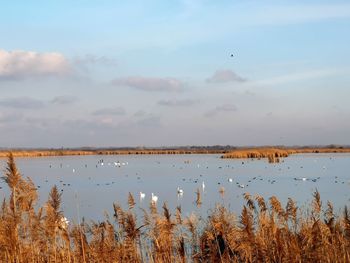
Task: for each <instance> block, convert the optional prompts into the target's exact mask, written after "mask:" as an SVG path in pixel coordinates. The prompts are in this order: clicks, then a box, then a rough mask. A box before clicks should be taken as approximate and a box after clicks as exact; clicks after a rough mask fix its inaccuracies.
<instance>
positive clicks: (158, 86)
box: [112, 76, 184, 92]
mask: <svg viewBox="0 0 350 263" xmlns="http://www.w3.org/2000/svg"><path fill="white" fill-rule="evenodd" d="M112 84H113V85H116V86H127V87H131V88H135V89H138V90H144V91H168V92H178V91H182V90H183V88H184V83H183V82H181V81H180V80H178V79H175V78H150V77H139V76H132V77H127V78H117V79H114V80H113V81H112Z"/></svg>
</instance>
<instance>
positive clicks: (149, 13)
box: [0, 0, 350, 148]
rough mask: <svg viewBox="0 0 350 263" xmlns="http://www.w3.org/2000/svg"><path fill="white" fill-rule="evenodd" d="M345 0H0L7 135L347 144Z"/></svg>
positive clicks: (29, 140) (64, 143)
mask: <svg viewBox="0 0 350 263" xmlns="http://www.w3.org/2000/svg"><path fill="white" fill-rule="evenodd" d="M349 43H350V3H349V1H337V0H333V1H322V0H319V1H314V0H310V1H299V0H293V1H261V0H256V1H253V0H244V1H243V0H242V1H235V0H231V1H229V0H222V1H206V0H203V1H200V0H179V1H176V0H169V1H164V0H149V1H134V0H129V1H115V0H110V1H107V0H106V1H104V0H100V1H82V0H75V1H68V0H66V1H65V0H60V1H44V0H42V1H39V0H37V1H31V2H30V3H29V2H28V1H17V0H14V1H2V2H1V7H0V147H53V148H60V147H81V146H91V147H110V146H111V147H124V146H145V147H158V146H184V145H236V146H247V145H315V144H322V145H327V144H350V136H349V134H350V121H349V120H350V103H349V102H348V101H349V98H350V86H349V84H350V45H349Z"/></svg>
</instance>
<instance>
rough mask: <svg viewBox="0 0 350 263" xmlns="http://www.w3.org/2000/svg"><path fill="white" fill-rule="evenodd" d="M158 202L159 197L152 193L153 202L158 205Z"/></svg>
mask: <svg viewBox="0 0 350 263" xmlns="http://www.w3.org/2000/svg"><path fill="white" fill-rule="evenodd" d="M157 201H158V196H156V195H154V194H153V193H152V202H153V203H157Z"/></svg>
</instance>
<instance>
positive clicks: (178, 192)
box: [177, 187, 184, 195]
mask: <svg viewBox="0 0 350 263" xmlns="http://www.w3.org/2000/svg"><path fill="white" fill-rule="evenodd" d="M183 193H184V191H183V190H182V189H180V187H177V194H179V195H183Z"/></svg>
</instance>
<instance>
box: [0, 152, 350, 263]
mask: <svg viewBox="0 0 350 263" xmlns="http://www.w3.org/2000/svg"><path fill="white" fill-rule="evenodd" d="M2 178H3V180H4V181H5V182H6V184H7V185H8V187H9V189H10V196H9V197H8V199H5V200H4V201H3V202H2V206H1V210H0V262H350V213H349V212H348V210H347V207H345V208H344V210H343V213H342V214H341V215H335V213H334V211H333V205H332V204H331V203H330V202H328V203H327V205H326V206H323V204H322V202H321V198H320V195H319V193H318V192H317V191H316V192H315V193H314V194H313V201H312V203H311V204H310V207H309V209H307V210H302V209H300V208H298V207H297V204H296V203H295V202H294V201H293V200H292V199H289V200H288V202H287V204H286V206H285V207H284V206H283V205H282V204H281V202H280V201H279V200H278V199H277V197H275V196H272V197H271V198H270V199H269V200H265V199H264V198H263V197H261V196H251V195H250V194H249V193H246V194H245V195H244V198H245V201H246V205H244V206H243V208H242V212H241V214H240V215H239V216H238V217H236V216H235V215H234V214H233V213H232V212H230V211H229V210H228V209H227V208H225V207H224V206H217V207H216V209H215V210H214V211H212V212H211V213H210V215H209V216H208V217H207V218H205V219H201V218H200V217H198V216H196V215H195V214H191V215H190V216H188V217H183V215H182V212H181V207H177V208H176V210H175V212H174V215H172V214H171V211H170V210H169V208H168V206H167V204H166V203H164V205H163V206H162V212H159V211H158V210H157V207H156V206H155V205H154V204H150V208H149V210H148V211H146V210H144V211H143V217H142V219H137V217H136V212H135V201H134V197H133V196H132V194H129V197H128V208H127V209H123V208H122V207H121V206H120V205H119V204H117V203H115V204H114V205H113V208H114V215H113V217H112V218H109V217H106V219H105V220H104V221H102V222H93V221H92V222H91V223H87V222H86V221H82V222H81V223H79V224H73V225H69V226H67V225H66V224H64V221H63V219H64V214H63V212H62V211H61V208H60V205H61V194H60V193H59V191H58V190H57V188H56V186H54V187H53V188H52V189H51V191H50V193H49V197H48V200H47V202H46V204H45V205H44V206H43V207H41V208H39V209H35V204H36V202H37V198H38V196H37V192H36V189H35V187H34V185H33V183H32V181H31V180H30V179H29V178H27V179H24V178H23V177H22V176H21V174H20V172H19V171H18V169H17V167H16V164H15V161H14V158H13V155H12V154H10V155H9V156H8V160H7V167H6V170H5V172H4V176H3V177H2ZM199 199H200V196H199V195H198V194H197V203H199V201H200V200H199ZM198 200H199V201H198Z"/></svg>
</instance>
